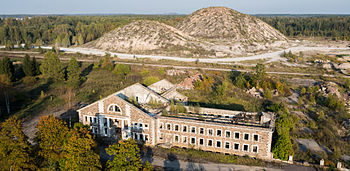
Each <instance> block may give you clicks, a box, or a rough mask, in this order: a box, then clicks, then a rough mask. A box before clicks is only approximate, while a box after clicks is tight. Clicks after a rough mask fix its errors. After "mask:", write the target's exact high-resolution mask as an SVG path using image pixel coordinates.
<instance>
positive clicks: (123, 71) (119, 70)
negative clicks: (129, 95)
mask: <svg viewBox="0 0 350 171" xmlns="http://www.w3.org/2000/svg"><path fill="white" fill-rule="evenodd" d="M113 73H114V74H117V75H121V76H124V78H125V77H126V76H127V75H128V74H129V73H130V67H129V66H128V65H124V64H117V65H116V66H115V68H114V70H113Z"/></svg>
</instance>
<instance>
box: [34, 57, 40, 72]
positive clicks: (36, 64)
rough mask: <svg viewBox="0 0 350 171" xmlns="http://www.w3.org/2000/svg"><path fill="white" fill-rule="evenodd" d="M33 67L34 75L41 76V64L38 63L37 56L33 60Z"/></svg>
mask: <svg viewBox="0 0 350 171" xmlns="http://www.w3.org/2000/svg"><path fill="white" fill-rule="evenodd" d="M32 65H33V66H32V67H33V75H34V76H35V75H39V74H40V67H39V63H38V62H37V61H36V59H35V56H34V57H33V59H32Z"/></svg>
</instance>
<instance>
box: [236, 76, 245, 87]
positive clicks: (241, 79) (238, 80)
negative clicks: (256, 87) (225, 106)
mask: <svg viewBox="0 0 350 171" xmlns="http://www.w3.org/2000/svg"><path fill="white" fill-rule="evenodd" d="M246 82H247V80H246V79H245V78H244V73H239V75H238V76H237V77H236V78H235V81H234V84H235V86H237V87H239V88H245V85H246Z"/></svg>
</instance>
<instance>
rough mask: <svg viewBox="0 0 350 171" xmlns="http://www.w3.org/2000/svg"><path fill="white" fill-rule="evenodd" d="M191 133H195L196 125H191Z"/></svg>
mask: <svg viewBox="0 0 350 171" xmlns="http://www.w3.org/2000/svg"><path fill="white" fill-rule="evenodd" d="M191 133H194V134H195V133H196V127H194V126H191Z"/></svg>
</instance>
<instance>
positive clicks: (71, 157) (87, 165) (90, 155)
mask: <svg viewBox="0 0 350 171" xmlns="http://www.w3.org/2000/svg"><path fill="white" fill-rule="evenodd" d="M96 149H97V144H96V143H95V141H94V140H93V138H92V136H91V135H90V131H89V130H88V128H86V127H85V126H84V125H82V124H81V123H76V124H75V125H74V129H72V130H71V131H70V134H69V137H68V139H67V142H66V144H65V145H64V146H63V150H64V159H65V161H64V162H61V163H60V168H61V170H82V171H84V170H101V163H100V155H99V154H98V153H97V150H96Z"/></svg>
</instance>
